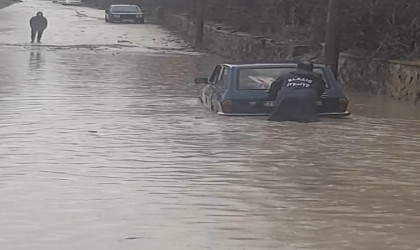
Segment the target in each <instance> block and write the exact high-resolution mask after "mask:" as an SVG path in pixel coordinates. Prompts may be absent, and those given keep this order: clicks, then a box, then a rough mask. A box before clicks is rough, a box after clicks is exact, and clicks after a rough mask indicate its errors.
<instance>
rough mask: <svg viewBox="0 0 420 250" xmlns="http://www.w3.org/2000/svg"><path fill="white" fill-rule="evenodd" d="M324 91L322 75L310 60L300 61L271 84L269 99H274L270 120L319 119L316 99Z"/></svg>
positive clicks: (302, 120)
mask: <svg viewBox="0 0 420 250" xmlns="http://www.w3.org/2000/svg"><path fill="white" fill-rule="evenodd" d="M324 91H325V82H324V80H323V79H322V76H321V75H319V74H317V73H315V72H314V65H313V63H312V62H311V61H301V62H299V63H298V64H297V70H296V71H293V72H290V73H288V74H285V75H282V76H280V77H279V78H278V79H277V80H275V81H274V82H273V84H271V88H270V91H269V99H270V100H276V101H277V103H276V107H275V108H274V111H273V113H272V114H271V116H270V118H269V120H270V121H297V122H315V121H319V116H318V111H317V101H318V100H319V99H320V97H321V95H322V94H323V93H324Z"/></svg>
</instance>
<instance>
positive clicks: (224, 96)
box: [195, 63, 351, 117]
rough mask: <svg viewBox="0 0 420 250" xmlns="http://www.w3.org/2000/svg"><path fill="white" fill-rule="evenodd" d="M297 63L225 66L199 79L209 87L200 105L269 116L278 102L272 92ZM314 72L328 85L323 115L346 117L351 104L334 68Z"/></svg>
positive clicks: (317, 66) (320, 105)
mask: <svg viewBox="0 0 420 250" xmlns="http://www.w3.org/2000/svg"><path fill="white" fill-rule="evenodd" d="M296 66H297V65H296V64H293V63H272V64H221V65H217V66H216V67H215V69H214V71H213V73H212V74H211V76H210V78H197V79H195V83H196V84H205V85H206V86H205V87H204V88H203V89H202V92H201V95H200V97H199V99H200V102H201V103H202V104H203V105H204V106H205V107H207V108H208V109H210V110H213V111H215V112H217V113H218V114H220V115H228V116H235V115H242V116H244V115H261V116H262V115H269V114H270V113H271V112H272V111H273V109H274V107H275V105H276V103H275V101H270V100H269V99H268V90H269V89H270V86H271V84H272V83H273V82H274V80H275V79H276V78H277V77H279V76H280V75H283V74H286V73H289V72H292V71H294V70H296ZM314 71H315V72H316V73H318V74H320V75H321V76H322V77H323V79H324V81H325V83H326V86H325V92H324V94H323V95H322V97H321V100H320V101H319V102H318V112H319V114H320V115H321V116H331V117H344V116H349V115H350V114H351V113H350V112H349V111H348V110H347V107H348V104H349V101H348V99H347V97H346V96H345V95H344V93H343V91H342V90H341V88H340V86H339V84H338V82H337V80H336V78H335V76H334V73H333V72H332V70H331V68H330V67H328V66H326V65H321V64H315V65H314Z"/></svg>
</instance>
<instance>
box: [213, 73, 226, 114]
mask: <svg viewBox="0 0 420 250" xmlns="http://www.w3.org/2000/svg"><path fill="white" fill-rule="evenodd" d="M229 75H230V69H229V68H228V67H226V66H222V67H221V68H220V73H219V76H218V78H217V79H216V81H215V83H214V84H213V85H214V90H213V95H212V105H213V107H214V108H215V110H216V111H221V104H222V102H223V101H224V100H223V96H224V94H225V93H226V90H227V86H228V83H229Z"/></svg>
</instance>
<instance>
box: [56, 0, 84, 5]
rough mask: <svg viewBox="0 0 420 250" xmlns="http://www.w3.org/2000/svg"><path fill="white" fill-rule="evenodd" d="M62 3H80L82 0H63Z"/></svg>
mask: <svg viewBox="0 0 420 250" xmlns="http://www.w3.org/2000/svg"><path fill="white" fill-rule="evenodd" d="M59 1H60V0H59ZM62 4H63V5H82V0H63V1H62Z"/></svg>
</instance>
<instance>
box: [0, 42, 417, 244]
mask: <svg viewBox="0 0 420 250" xmlns="http://www.w3.org/2000/svg"><path fill="white" fill-rule="evenodd" d="M38 52H39V53H38ZM0 55H1V57H2V58H3V57H5V58H13V59H12V60H10V61H9V62H7V63H6V62H1V64H0V68H1V74H7V77H5V78H3V77H0V117H2V119H1V120H0V127H1V130H0V162H1V168H0V186H1V188H2V189H1V198H0V206H1V207H2V213H0V220H1V221H2V225H1V226H0V242H1V243H0V244H1V246H2V247H3V248H4V249H101V250H103V249H331V250H332V249H349V250H350V249H370V250H371V249H378V250H387V249H416V248H417V247H419V241H418V232H419V231H420V214H419V208H420V183H419V179H420V169H419V166H420V157H419V156H418V152H419V151H420V140H419V139H420V138H419V137H420V136H419V135H420V122H418V121H412V120H404V119H391V118H389V117H388V118H386V119H384V118H382V117H377V118H374V117H369V116H364V115H363V113H362V112H361V111H360V110H357V112H356V114H355V115H354V116H353V117H351V118H350V119H343V120H324V122H321V123H317V124H295V123H270V122H268V121H265V119H264V118H227V117H219V116H217V115H214V114H212V113H209V112H207V111H205V110H203V109H202V108H201V107H200V105H199V104H198V102H197V100H196V96H197V93H198V90H199V88H200V87H199V86H196V85H194V84H192V83H191V79H193V78H194V77H195V76H196V75H201V74H202V73H205V72H207V71H208V70H209V69H210V68H211V66H212V64H213V63H214V62H216V61H217V60H216V59H214V58H212V57H198V56H186V55H183V56H177V55H167V56H163V55H141V54H124V53H121V54H112V53H107V52H92V53H78V52H72V51H67V52H59V51H54V52H52V51H46V50H45V51H24V50H22V51H17V50H16V51H6V50H0ZM28 56H29V57H30V62H31V63H30V64H29V67H28V68H26V67H25V65H28V63H27V58H28ZM47 57H48V60H46V59H45V58H47ZM43 58H44V59H43ZM5 72H7V73H5ZM30 72H32V73H30ZM29 73H30V74H29ZM4 79H7V80H4ZM364 104H366V105H372V104H367V103H359V104H357V103H356V105H355V106H356V107H357V105H364Z"/></svg>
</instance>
